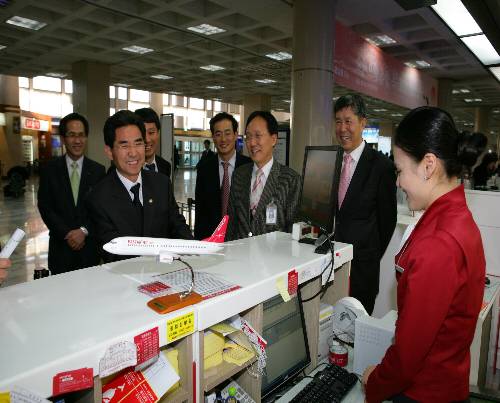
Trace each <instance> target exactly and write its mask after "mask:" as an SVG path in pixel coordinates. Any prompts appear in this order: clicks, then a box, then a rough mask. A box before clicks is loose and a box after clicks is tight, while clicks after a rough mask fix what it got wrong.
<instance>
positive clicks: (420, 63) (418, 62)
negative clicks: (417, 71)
mask: <svg viewBox="0 0 500 403" xmlns="http://www.w3.org/2000/svg"><path fill="white" fill-rule="evenodd" d="M415 64H416V65H417V67H420V68H421V69H428V68H429V67H431V64H430V63H427V62H426V61H425V60H416V61H415Z"/></svg>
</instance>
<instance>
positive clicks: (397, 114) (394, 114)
mask: <svg viewBox="0 0 500 403" xmlns="http://www.w3.org/2000/svg"><path fill="white" fill-rule="evenodd" d="M391 116H394V117H398V116H403V115H402V114H401V113H391Z"/></svg>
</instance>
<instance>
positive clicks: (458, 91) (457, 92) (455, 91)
mask: <svg viewBox="0 0 500 403" xmlns="http://www.w3.org/2000/svg"><path fill="white" fill-rule="evenodd" d="M460 92H461V91H460V90H452V91H451V93H452V94H460Z"/></svg>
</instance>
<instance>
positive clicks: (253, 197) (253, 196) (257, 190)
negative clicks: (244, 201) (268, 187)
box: [250, 168, 264, 216]
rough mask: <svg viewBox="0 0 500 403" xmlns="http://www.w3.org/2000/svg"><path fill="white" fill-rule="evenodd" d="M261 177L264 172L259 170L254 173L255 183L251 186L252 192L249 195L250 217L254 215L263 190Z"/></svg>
mask: <svg viewBox="0 0 500 403" xmlns="http://www.w3.org/2000/svg"><path fill="white" fill-rule="evenodd" d="M263 176H264V171H263V170H262V169H260V168H259V169H258V170H257V173H256V178H255V182H254V184H253V186H252V192H251V193H250V212H251V213H252V216H254V215H255V211H256V210H257V206H258V205H259V200H260V196H261V195H262V191H263V190H264V182H263V180H262V179H263Z"/></svg>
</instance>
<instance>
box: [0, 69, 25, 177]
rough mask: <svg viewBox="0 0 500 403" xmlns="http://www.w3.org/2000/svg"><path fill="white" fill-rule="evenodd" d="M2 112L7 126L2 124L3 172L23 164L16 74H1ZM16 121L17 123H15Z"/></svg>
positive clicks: (0, 153)
mask: <svg viewBox="0 0 500 403" xmlns="http://www.w3.org/2000/svg"><path fill="white" fill-rule="evenodd" d="M0 113H3V114H4V116H5V126H4V125H2V126H0V162H1V164H2V165H1V174H2V175H6V174H7V171H8V170H9V169H10V168H12V167H13V166H15V165H23V166H24V163H23V149H22V136H21V130H20V127H19V124H20V119H21V110H20V108H19V82H18V78H17V77H15V76H6V75H1V74H0ZM14 121H16V123H14Z"/></svg>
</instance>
